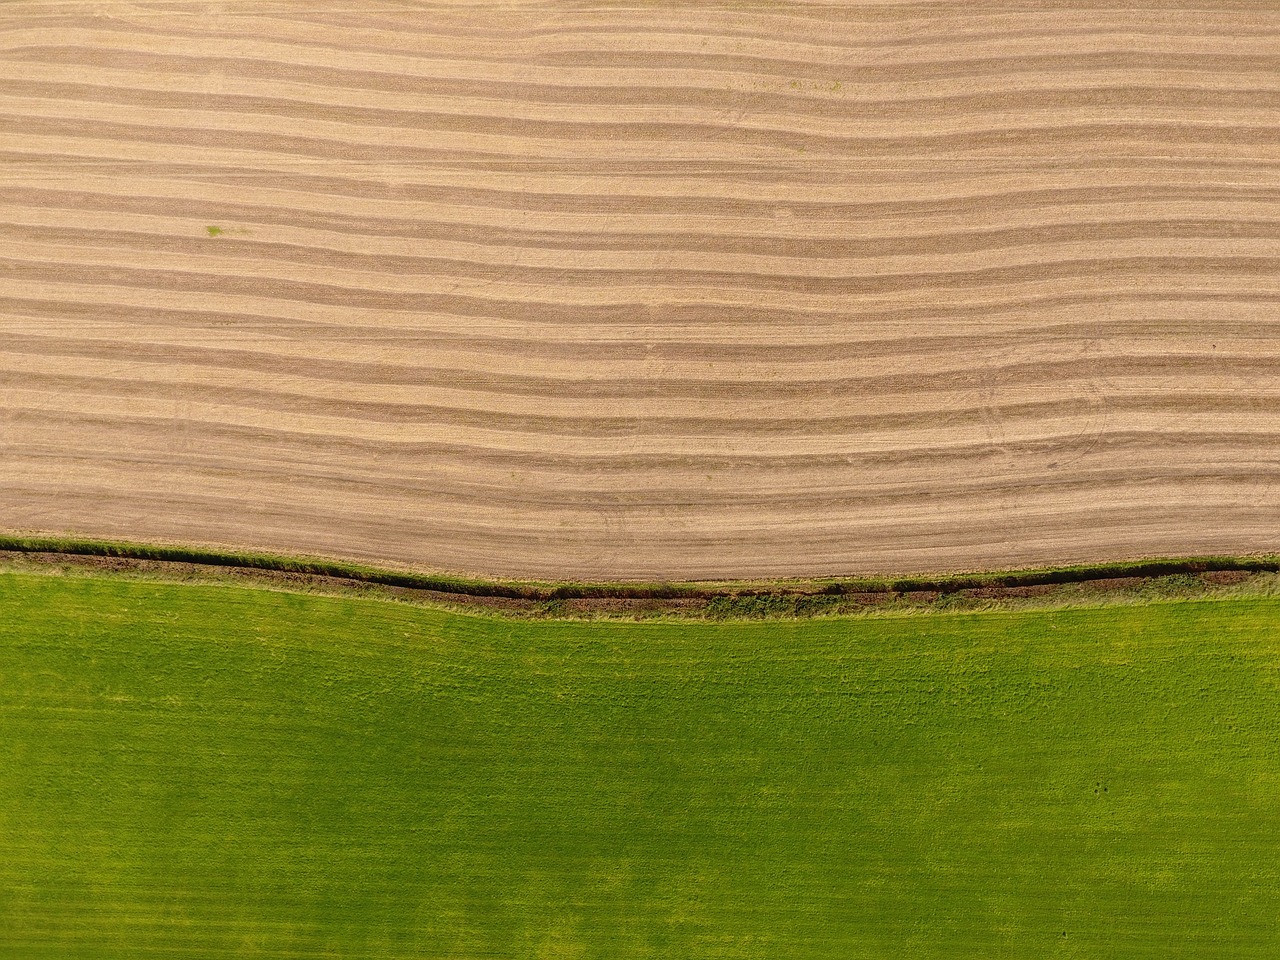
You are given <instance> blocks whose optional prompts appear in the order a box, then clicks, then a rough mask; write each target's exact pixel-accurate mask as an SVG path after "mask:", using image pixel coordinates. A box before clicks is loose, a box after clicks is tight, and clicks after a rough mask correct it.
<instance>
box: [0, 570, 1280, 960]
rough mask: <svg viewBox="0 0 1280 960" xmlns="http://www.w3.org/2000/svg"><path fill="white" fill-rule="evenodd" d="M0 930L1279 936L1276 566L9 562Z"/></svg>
mask: <svg viewBox="0 0 1280 960" xmlns="http://www.w3.org/2000/svg"><path fill="white" fill-rule="evenodd" d="M0 844H2V845H3V850H2V851H0V956H12V957H22V958H46V957H47V958H53V957H57V958H64V957H80V958H94V957H124V956H130V957H154V956H172V957H193V956H199V957H286V956H287V957H352V958H409V957H415V958H440V957H449V958H480V957H486V958H494V957H498V958H507V957H510V958H516V957H522V958H534V957H583V958H611V960H613V958H631V957H637V958H638V957H644V958H653V957H673V958H675V957H678V958H695V957H722V958H730V957H759V958H779V957H783V958H785V957H822V958H841V960H858V958H884V957H910V958H913V960H914V958H925V960H928V958H960V957H963V958H978V957H982V958H988V957H1002V958H1023V957H1026V958H1036V960H1041V958H1045V957H1082V958H1083V957H1088V958H1093V957H1112V958H1128V957H1150V958H1162V960H1163V958H1166V957H1222V958H1227V957H1231V958H1249V957H1267V958H1273V957H1276V956H1278V955H1280V913H1277V909H1276V904H1277V903H1280V601H1276V600H1267V599H1252V600H1232V601H1213V602H1182V603H1168V604H1151V605H1145V606H1117V607H1108V608H1100V609H1077V610H1059V611H1038V612H1017V613H1014V612H999V613H986V614H954V615H934V616H926V615H921V616H914V617H897V618H874V619H866V618H864V619H858V620H838V619H828V620H808V621H792V622H787V621H775V622H767V623H736V624H716V623H646V624H625V623H611V622H601V623H566V622H516V621H505V620H499V619H494V618H482V617H470V616H459V615H456V614H451V613H448V612H445V611H441V610H435V609H430V608H423V607H417V606H412V605H408V604H392V603H383V602H376V601H371V600H362V599H355V598H346V597H321V596H303V595H295V594H289V593H281V592H275V591H266V590H256V589H241V588H231V587H226V586H211V585H195V586H192V585H181V584H170V583H157V582H140V581H131V580H123V579H112V578H88V577H77V576H62V577H49V576H29V575H21V574H14V573H9V574H0Z"/></svg>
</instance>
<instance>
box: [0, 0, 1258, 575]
mask: <svg viewBox="0 0 1280 960" xmlns="http://www.w3.org/2000/svg"><path fill="white" fill-rule="evenodd" d="M1278 481H1280V8H1278V7H1277V6H1276V5H1275V3H1274V2H1273V0H1266V2H1257V3H1243V2H1239V3H1236V2H1222V3H1203V2H1202V3H1200V4H1197V5H1189V4H1184V3H1179V2H1163V3H1139V4H1128V5H1124V6H1123V8H1121V6H1120V5H1105V4H1097V3H1092V2H1088V0H1080V2H1076V3H1072V4H1061V3H1036V2H1019V3H1016V4H1015V3H984V4H981V5H978V4H964V3H954V4H933V3H911V2H901V3H865V4H863V3H854V4H848V3H842V4H827V3H819V2H814V3H803V4H802V3H765V2H760V3H697V4H694V3H689V4H669V3H656V2H655V3H632V4H627V5H623V4H613V3H536V2H505V3H498V2H494V3H466V2H455V3H447V2H446V3H412V4H398V3H388V2H379V0H370V2H368V3H345V4H331V3H327V2H323V0H317V2H297V3H293V2H271V0H224V2H210V3H187V2H178V0H172V2H134V3H126V2H114V0H103V2H24V0H11V2H8V3H5V4H4V5H3V6H2V7H0V528H2V529H5V530H14V531H41V532H51V533H69V534H76V535H84V536H95V537H116V538H125V539H129V540H156V541H176V542H190V543H203V544H216V545H225V546H229V547H236V548H245V549H257V550H269V551H279V552H291V553H307V554H321V555H333V556H341V557H349V558H353V559H358V560H366V561H376V562H385V563H395V564H399V565H408V566H412V567H415V568H426V569H437V570H446V571H453V572H458V573H466V574H475V575H489V576H504V577H511V576H514V577H543V578H559V577H566V578H575V579H584V578H654V577H671V578H713V577H725V576H732V577H772V576H817V575H824V574H851V573H859V572H870V571H884V572H889V571H892V572H901V573H911V572H932V571H940V570H950V569H961V568H980V567H1002V568H1007V567H1011V566H1015V565H1021V564H1028V565H1029V564H1036V565H1043V564H1054V563H1070V562H1079V561H1086V560H1088V561H1093V560H1107V559H1117V558H1124V557H1137V556H1150V555H1175V554H1205V553H1235V554H1240V553H1250V552H1256V551H1267V550H1274V549H1275V547H1276V543H1277V540H1276V534H1277V529H1278V528H1280V482H1278Z"/></svg>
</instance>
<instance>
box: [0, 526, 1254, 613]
mask: <svg viewBox="0 0 1280 960" xmlns="http://www.w3.org/2000/svg"><path fill="white" fill-rule="evenodd" d="M6 552H7V553H11V554H63V555H66V556H73V557H99V558H114V559H122V560H143V561H159V562H168V563H188V564H198V565H204V566H216V567H230V568H239V569H245V570H261V571H267V572H277V573H286V574H302V575H308V576H316V577H328V578H334V579H338V580H348V581H351V582H353V583H361V584H373V585H381V586H389V587H397V588H402V589H407V590H422V591H431V592H436V593H444V594H453V595H455V596H457V597H459V598H466V597H489V598H506V599H515V600H527V601H536V602H550V601H561V600H575V599H587V600H590V599H600V600H608V599H632V600H636V599H670V600H679V599H703V600H707V599H715V598H734V599H739V598H743V597H747V598H752V597H754V598H760V599H763V600H768V599H770V598H785V597H815V596H817V597H840V596H847V595H850V594H877V593H882V594H883V593H912V592H937V593H952V592H956V591H961V590H984V589H1004V590H1012V589H1020V588H1025V587H1035V586H1047V585H1061V584H1078V583H1086V582H1090V581H1100V580H1118V579H1130V578H1140V579H1153V578H1162V577H1178V576H1195V575H1200V574H1205V573H1210V574H1211V573H1222V572H1240V573H1275V572H1280V556H1276V555H1259V556H1247V557H1228V556H1211V557H1181V558H1168V559H1147V560H1129V561H1119V562H1114V563H1096V564H1082V565H1077V566H1068V567H1044V568H1037V569H1030V570H1013V571H995V572H985V573H969V574H954V575H946V576H918V577H845V578H822V579H807V580H774V581H741V582H738V581H716V582H710V581H708V582H676V583H640V582H616V583H541V582H535V581H500V580H478V579H468V578H465V577H456V576H449V575H445V574H425V573H414V572H409V571H397V570H388V569H385V568H379V567H372V566H367V565H363V564H356V563H349V562H344V561H340V560H328V559H323V558H312V557H284V556H278V555H273V554H265V553H251V552H236V551H227V550H217V549H213V548H205V547H186V546H163V545H157V544H141V543H124V542H118V541H104V540H85V539H77V538H68V537H40V536H15V535H4V534H0V553H6Z"/></svg>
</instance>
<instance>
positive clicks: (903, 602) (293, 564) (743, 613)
mask: <svg viewBox="0 0 1280 960" xmlns="http://www.w3.org/2000/svg"><path fill="white" fill-rule="evenodd" d="M6 557H7V558H8V566H9V567H10V568H16V569H25V570H28V571H35V570H38V569H44V570H58V569H61V570H73V569H90V570H97V571H99V572H103V571H105V572H110V573H113V574H117V575H131V576H138V577H149V578H161V579H164V578H169V579H173V578H179V579H184V580H209V581H219V580H221V581H237V580H238V581H241V582H244V581H248V582H256V583H258V584H261V585H269V586H270V585H274V586H278V587H283V588H285V589H291V590H295V591H306V592H314V593H336V594H344V593H346V594H349V593H352V592H358V593H364V594H367V593H370V592H375V593H380V594H381V595H384V596H387V597H391V598H394V599H400V600H416V601H418V602H425V603H430V604H434V605H437V606H442V607H445V608H450V609H460V610H464V609H465V610H472V611H474V612H481V613H487V614H492V615H499V616H505V617H516V618H538V619H610V618H615V619H616V618H624V619H661V618H676V619H692V620H724V619H730V620H738V619H795V618H808V617H820V616H851V615H858V614H862V613H866V612H876V613H883V612H911V611H920V610H925V611H938V610H977V609H991V608H993V607H1000V608H1008V609H1028V608H1038V607H1056V606H1067V605H1097V604H1102V603H1106V604H1111V603H1121V602H1128V603H1133V602H1139V603H1140V602H1146V601H1150V600H1160V599H1169V598H1186V599H1189V598H1194V597H1227V596H1237V597H1239V596H1263V595H1271V594H1274V593H1276V592H1277V591H1278V590H1280V577H1278V576H1277V572H1278V571H1280V557H1277V556H1251V557H1221V556H1219V557H1186V558H1172V559H1147V560H1133V561H1123V562H1116V563H1105V564H1088V565H1079V566H1070V567H1056V568H1041V569H1033V570H1013V571H992V572H979V573H965V574H954V575H948V576H927V577H925V576H921V577H848V578H826V579H806V580H775V581H708V582H674V583H631V582H621V583H542V582H535V581H498V580H494V581H485V580H476V579H466V578H461V577H453V576H446V575H439V574H427V573H417V572H412V571H404V570H389V569H383V568H378V567H372V566H367V565H361V564H355V563H348V562H343V561H339V560H330V559H324V558H308V557H284V556H276V555H271V554H260V553H244V552H230V551H222V550H216V549H206V548H201V547H181V546H163V545H155V544H134V543H123V542H111V541H96V540H82V539H70V538H59V537H29V536H13V535H0V565H2V564H3V562H4V558H6ZM23 558H27V559H28V561H29V562H28V563H25V564H24V563H22V559H23Z"/></svg>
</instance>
